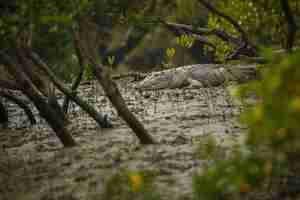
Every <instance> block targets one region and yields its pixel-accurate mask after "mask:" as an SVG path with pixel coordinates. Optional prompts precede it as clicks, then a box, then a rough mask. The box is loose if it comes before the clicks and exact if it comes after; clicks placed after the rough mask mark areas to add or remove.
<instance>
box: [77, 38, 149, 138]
mask: <svg viewBox="0 0 300 200" xmlns="http://www.w3.org/2000/svg"><path fill="white" fill-rule="evenodd" d="M76 42H77V43H78V46H79V47H80V52H84V53H87V52H86V50H85V49H84V48H83V45H82V44H81V42H80V40H79V38H76ZM84 56H85V57H86V58H87V59H88V61H89V62H90V64H91V65H92V66H93V73H94V75H95V77H96V79H97V80H98V82H99V84H100V85H101V86H102V88H103V90H104V92H105V93H106V95H107V97H108V98H109V100H110V102H111V103H112V105H113V106H114V107H115V108H116V110H117V111H118V114H119V115H120V116H121V117H122V118H123V119H124V121H125V122H126V123H127V124H128V125H129V127H130V128H131V129H132V130H133V132H134V133H135V134H136V136H137V137H138V138H139V140H140V142H141V143H142V144H154V140H153V139H152V137H151V136H150V135H149V134H148V132H147V130H146V129H145V128H144V126H143V124H142V123H141V122H140V121H139V120H138V119H137V118H136V117H135V116H134V115H133V113H132V112H130V110H129V109H128V107H127V105H126V103H125V101H124V99H123V97H122V95H121V93H120V91H119V89H118V87H117V85H116V83H115V82H113V81H112V79H111V78H110V75H109V73H108V70H107V69H106V68H105V67H104V66H102V65H101V64H97V63H96V61H95V60H94V59H93V58H92V56H90V55H88V54H84Z"/></svg>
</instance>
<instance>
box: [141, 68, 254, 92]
mask: <svg viewBox="0 0 300 200" xmlns="http://www.w3.org/2000/svg"><path fill="white" fill-rule="evenodd" d="M256 72H257V70H256V66H255V65H235V66H229V65H227V66H226V65H216V64H198V65H190V66H183V67H178V68H175V69H168V70H164V71H160V72H153V73H151V74H150V75H149V76H147V77H146V78H145V79H144V80H143V81H141V82H140V83H139V84H137V86H136V88H137V89H141V90H159V89H171V88H180V87H184V86H188V85H190V86H192V87H209V86H219V85H221V84H223V83H224V82H226V81H234V82H238V83H242V82H245V81H249V80H252V79H255V78H257V73H256Z"/></svg>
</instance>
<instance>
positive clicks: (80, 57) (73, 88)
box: [63, 33, 85, 115]
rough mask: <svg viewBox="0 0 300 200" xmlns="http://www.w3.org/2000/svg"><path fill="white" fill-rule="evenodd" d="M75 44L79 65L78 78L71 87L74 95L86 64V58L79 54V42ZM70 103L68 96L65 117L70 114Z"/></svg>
mask: <svg viewBox="0 0 300 200" xmlns="http://www.w3.org/2000/svg"><path fill="white" fill-rule="evenodd" d="M74 34H75V33H74ZM74 34H73V35H74ZM74 37H75V36H74ZM73 43H74V48H75V52H76V56H77V59H78V65H79V73H78V76H77V77H76V79H75V81H74V83H73V84H72V86H71V91H72V93H73V94H74V93H76V90H77V88H78V87H79V84H80V82H81V80H82V77H83V72H84V66H85V62H84V58H83V57H82V56H81V54H80V52H79V47H78V46H77V42H75V41H74V42H73ZM69 102H70V98H69V97H68V96H66V97H65V99H64V102H63V112H64V114H65V115H67V114H68V109H69Z"/></svg>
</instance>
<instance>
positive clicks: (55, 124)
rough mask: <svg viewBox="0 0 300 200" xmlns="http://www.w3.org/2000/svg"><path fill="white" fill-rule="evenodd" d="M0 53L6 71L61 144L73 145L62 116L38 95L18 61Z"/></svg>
mask: <svg viewBox="0 0 300 200" xmlns="http://www.w3.org/2000/svg"><path fill="white" fill-rule="evenodd" d="M1 55H2V58H3V60H4V62H5V67H6V69H7V71H8V72H9V73H10V74H11V75H13V76H14V77H15V78H16V79H17V80H18V83H19V84H20V89H21V91H22V92H23V93H24V94H25V95H26V96H27V97H28V98H29V99H30V100H31V101H32V102H33V103H34V105H35V106H36V108H37V109H38V111H39V114H40V115H41V116H42V117H43V118H44V119H45V120H46V121H47V122H48V124H49V125H50V127H51V128H52V129H53V131H54V132H55V133H56V136H57V137H58V138H59V139H60V141H61V142H62V144H63V145H64V146H65V147H73V146H75V145H76V143H75V141H74V139H73V138H72V136H71V135H70V133H69V132H68V130H67V129H66V126H65V123H64V121H63V120H62V118H60V117H57V113H56V112H55V110H54V109H53V108H52V107H51V106H50V105H49V104H48V103H47V102H46V101H45V99H44V98H43V97H42V96H41V95H40V93H39V91H38V89H37V88H36V86H34V84H33V83H32V82H31V80H30V79H29V77H28V76H26V74H25V73H24V72H23V71H22V68H21V67H20V65H19V64H18V63H14V62H13V61H12V59H11V58H10V57H9V56H8V55H6V54H5V53H1ZM22 64H26V63H22ZM27 67H28V66H27Z"/></svg>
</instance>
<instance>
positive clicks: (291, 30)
mask: <svg viewBox="0 0 300 200" xmlns="http://www.w3.org/2000/svg"><path fill="white" fill-rule="evenodd" d="M280 3H281V8H282V11H283V13H284V16H285V19H286V21H287V25H288V34H287V41H286V49H287V50H288V51H292V49H293V46H294V43H295V37H296V32H297V25H296V22H295V19H294V16H293V12H292V10H291V7H290V4H289V1H288V0H280Z"/></svg>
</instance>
